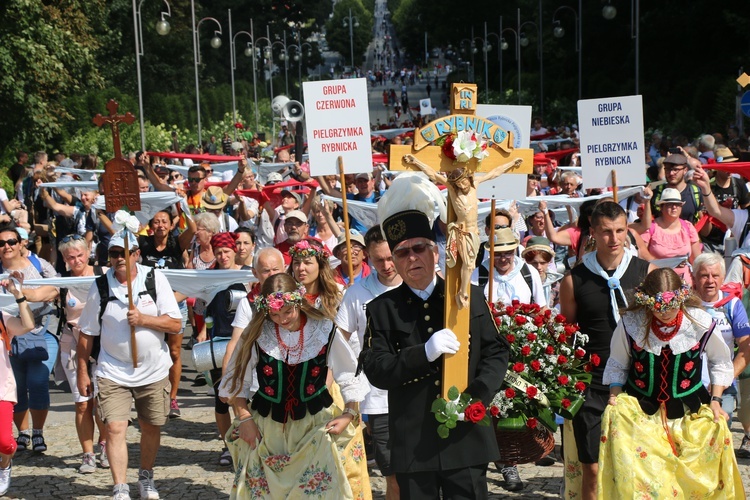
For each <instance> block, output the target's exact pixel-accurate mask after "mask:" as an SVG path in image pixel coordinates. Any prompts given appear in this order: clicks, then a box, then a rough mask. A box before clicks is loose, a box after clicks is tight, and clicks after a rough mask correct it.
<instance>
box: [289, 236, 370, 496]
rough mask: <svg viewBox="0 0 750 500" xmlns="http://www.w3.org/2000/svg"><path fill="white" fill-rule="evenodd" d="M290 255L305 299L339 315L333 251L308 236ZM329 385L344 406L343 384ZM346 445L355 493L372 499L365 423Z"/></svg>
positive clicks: (344, 453) (347, 466)
mask: <svg viewBox="0 0 750 500" xmlns="http://www.w3.org/2000/svg"><path fill="white" fill-rule="evenodd" d="M289 255H290V256H291V257H292V263H291V264H290V266H289V269H288V270H287V273H289V274H291V275H292V276H294V279H295V280H297V281H298V282H299V283H300V284H302V285H303V286H304V287H305V290H307V293H305V300H307V302H308V303H309V304H310V305H311V306H313V307H314V308H316V309H318V310H320V311H321V312H323V313H324V314H325V315H326V316H329V317H330V316H335V315H336V311H337V310H338V307H339V305H340V304H341V297H342V289H343V286H341V285H339V284H338V283H336V280H335V279H334V277H333V271H332V270H331V265H330V263H329V262H330V261H329V259H330V257H331V254H330V253H329V252H328V250H327V249H326V247H325V246H324V245H323V243H322V242H321V241H319V240H317V239H314V238H305V239H303V240H302V241H299V242H297V243H296V244H295V245H294V246H293V247H292V248H290V249H289ZM352 339H354V341H355V342H356V345H352V348H353V351H354V353H355V354H359V351H360V350H361V347H360V346H359V342H358V341H359V338H358V337H356V336H353V337H352ZM351 342H352V340H351V339H350V343H351ZM327 386H328V390H329V392H330V394H331V397H332V398H333V403H334V405H336V406H337V407H338V408H343V406H344V400H343V399H342V397H341V390H340V388H339V385H338V384H337V383H336V382H335V381H334V380H333V378H331V377H329V380H328V381H327ZM345 444H346V446H345V447H343V448H340V449H339V452H340V453H341V455H342V456H343V457H344V469H345V470H346V477H347V479H348V480H349V485H350V486H351V489H352V494H353V495H354V498H358V499H359V498H362V499H369V498H372V490H371V488H370V476H369V474H368V473H367V457H366V456H365V443H364V437H363V436H362V427H361V426H357V428H356V433H355V435H354V437H353V438H352V439H351V440H350V441H348V442H347V443H345Z"/></svg>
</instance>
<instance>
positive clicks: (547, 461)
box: [534, 455, 555, 467]
mask: <svg viewBox="0 0 750 500" xmlns="http://www.w3.org/2000/svg"><path fill="white" fill-rule="evenodd" d="M534 465H537V466H539V467H549V466H550V465H555V459H554V458H552V457H551V456H549V455H546V456H543V457H542V458H540V459H539V460H537V461H536V462H534Z"/></svg>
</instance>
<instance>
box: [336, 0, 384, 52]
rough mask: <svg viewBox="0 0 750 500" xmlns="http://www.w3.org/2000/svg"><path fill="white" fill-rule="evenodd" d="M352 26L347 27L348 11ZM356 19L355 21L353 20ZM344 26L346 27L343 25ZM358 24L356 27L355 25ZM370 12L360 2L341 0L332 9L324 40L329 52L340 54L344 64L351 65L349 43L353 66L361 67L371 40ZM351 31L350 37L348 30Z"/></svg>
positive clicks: (356, 0)
mask: <svg viewBox="0 0 750 500" xmlns="http://www.w3.org/2000/svg"><path fill="white" fill-rule="evenodd" d="M350 10H351V13H352V22H353V26H351V27H350V26H349V24H348V23H349V11H350ZM355 17H356V18H357V19H356V20H355V19H354V18H355ZM345 24H346V25H345ZM357 24H358V25H357ZM372 24H373V16H372V12H370V11H368V10H367V9H366V8H365V7H364V5H362V2H361V1H360V0H341V1H339V2H337V3H336V6H335V7H334V9H333V17H332V18H331V19H330V21H329V22H328V24H327V25H326V40H327V41H328V46H329V47H330V49H331V50H334V51H336V52H338V53H339V54H341V56H342V57H343V58H344V61H346V62H345V64H347V65H349V64H350V63H351V52H352V51H351V45H352V44H351V43H350V42H351V41H353V46H354V65H355V66H361V65H362V62H363V59H364V55H365V51H366V50H367V46H368V45H369V44H370V41H371V40H372ZM350 29H351V30H352V31H351V33H352V37H351V38H350V36H349V30H350Z"/></svg>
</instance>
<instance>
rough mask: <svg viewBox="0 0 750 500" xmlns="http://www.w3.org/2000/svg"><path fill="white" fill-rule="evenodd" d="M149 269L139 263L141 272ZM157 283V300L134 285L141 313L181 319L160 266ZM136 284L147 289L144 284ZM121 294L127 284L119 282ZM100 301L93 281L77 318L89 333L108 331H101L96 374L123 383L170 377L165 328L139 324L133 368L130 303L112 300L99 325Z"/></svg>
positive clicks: (123, 293)
mask: <svg viewBox="0 0 750 500" xmlns="http://www.w3.org/2000/svg"><path fill="white" fill-rule="evenodd" d="M148 271H149V268H147V267H144V266H141V265H138V273H139V274H140V273H148ZM109 273H113V270H111V269H110V270H109V271H108V274H109ZM144 276H145V275H144ZM134 281H137V280H134ZM134 284H135V283H134ZM154 285H155V287H156V295H157V299H156V303H154V300H153V298H152V297H151V296H150V295H148V294H144V295H138V294H139V293H140V291H141V290H137V289H135V288H134V289H133V296H136V297H137V299H136V302H135V306H136V308H137V309H138V310H139V311H140V312H141V314H147V315H150V316H163V315H167V316H169V317H170V318H173V319H179V320H181V319H182V314H181V313H180V308H179V306H178V305H177V301H176V300H175V298H174V293H173V292H172V287H170V286H169V281H167V278H165V277H164V275H163V274H162V273H161V271H159V270H158V269H155V270H154ZM136 288H141V289H145V285H141V286H140V287H136ZM110 294H111V296H112V297H114V293H112V290H110ZM119 294H121V295H123V296H124V295H126V294H127V285H123V284H121V285H120V291H119ZM99 303H100V297H99V289H98V287H97V285H96V283H94V284H93V285H91V288H90V289H89V294H88V297H87V298H86V307H84V309H83V312H82V313H81V317H80V319H79V320H78V327H79V328H80V329H81V332H83V333H85V334H86V335H91V336H93V337H96V336H99V335H100V334H101V332H102V331H104V332H105V333H104V334H103V335H101V351H100V353H99V358H98V360H97V367H96V371H95V372H94V375H95V376H96V377H101V378H106V379H108V380H111V381H113V382H114V383H116V384H118V385H121V386H124V387H140V386H143V385H148V384H152V383H154V382H158V381H159V380H162V379H164V378H165V377H167V376H168V375H169V368H170V367H171V366H172V358H171V357H170V356H169V347H168V346H167V342H166V340H165V338H164V332H159V331H156V330H152V329H150V328H144V327H136V329H135V336H136V342H137V345H138V367H137V368H133V360H132V357H131V350H130V326H129V325H128V320H127V313H128V305H127V303H123V302H122V301H120V300H110V301H109V302H108V303H107V306H106V310H105V313H104V315H103V316H102V324H101V327H100V326H99Z"/></svg>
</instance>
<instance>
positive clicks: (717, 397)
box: [711, 396, 722, 404]
mask: <svg viewBox="0 0 750 500" xmlns="http://www.w3.org/2000/svg"><path fill="white" fill-rule="evenodd" d="M711 401H716V402H717V403H719V404H721V403H722V399H721V396H711Z"/></svg>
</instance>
